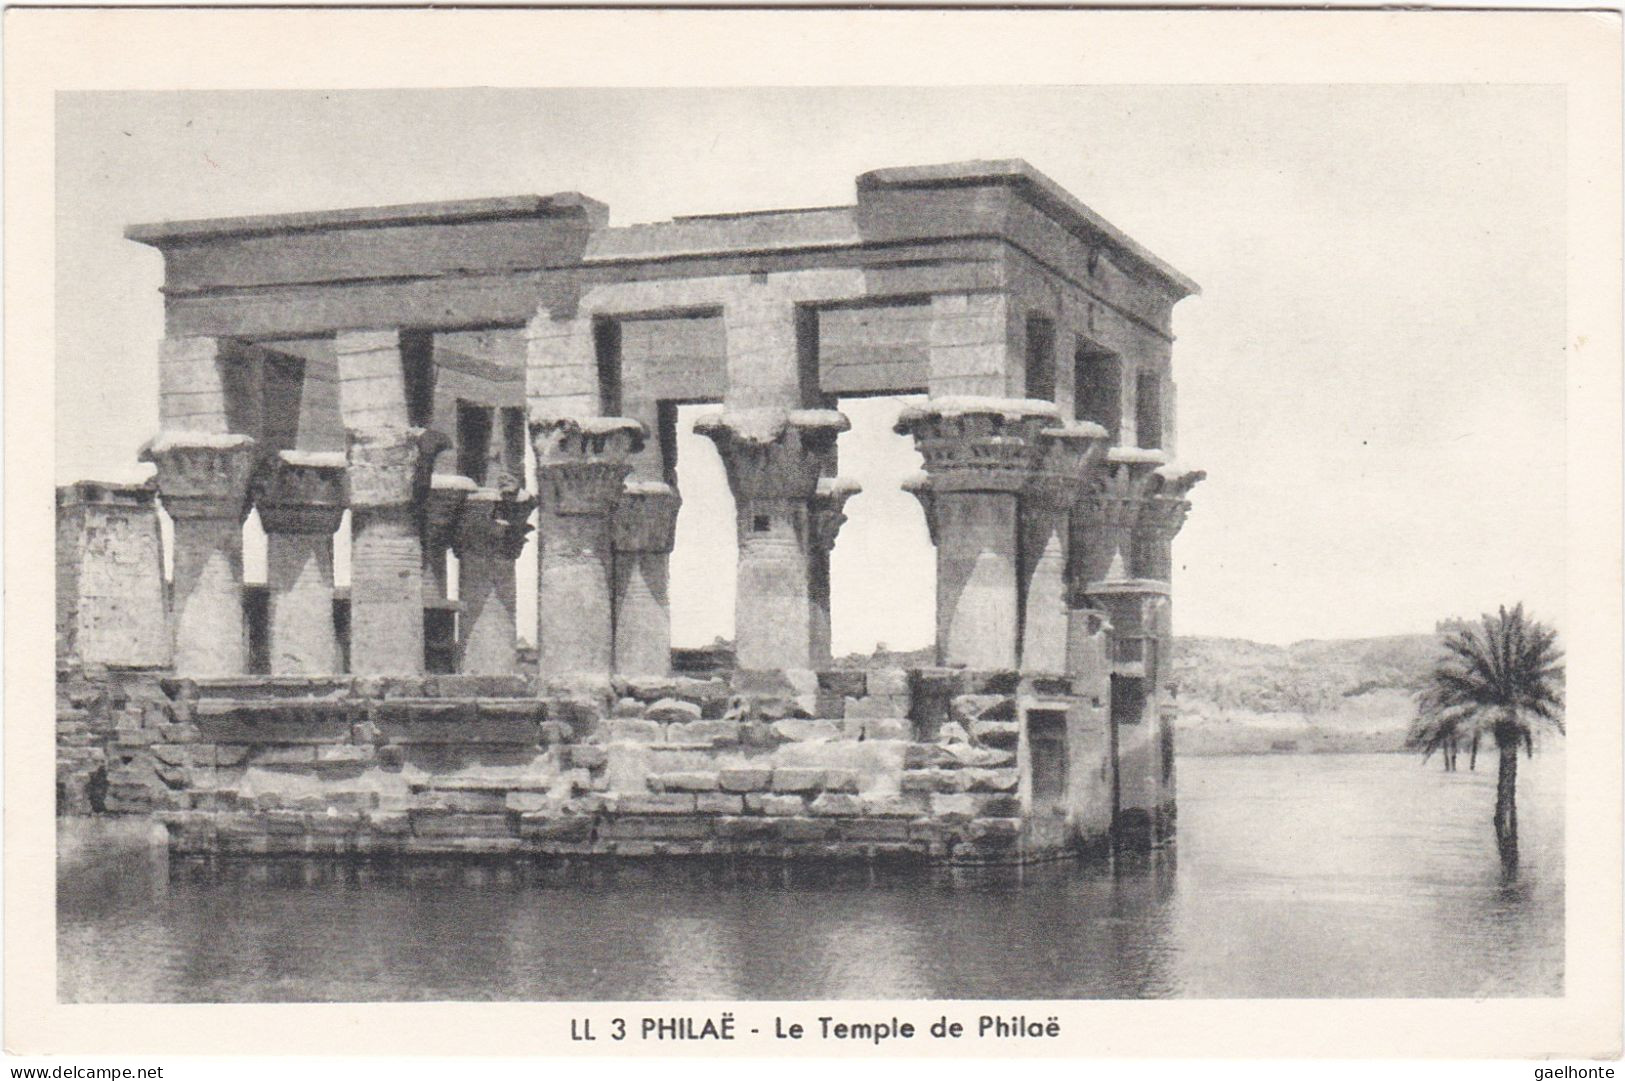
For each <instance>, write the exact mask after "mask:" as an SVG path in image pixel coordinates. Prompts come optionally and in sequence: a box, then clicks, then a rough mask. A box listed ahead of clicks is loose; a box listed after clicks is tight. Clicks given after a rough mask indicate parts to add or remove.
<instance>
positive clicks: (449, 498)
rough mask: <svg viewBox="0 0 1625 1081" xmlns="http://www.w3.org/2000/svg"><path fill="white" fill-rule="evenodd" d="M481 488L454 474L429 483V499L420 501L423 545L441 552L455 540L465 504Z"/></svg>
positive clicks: (434, 477)
mask: <svg viewBox="0 0 1625 1081" xmlns="http://www.w3.org/2000/svg"><path fill="white" fill-rule="evenodd" d="M480 490H481V489H480V486H479V485H478V484H475V483H474V482H473V481H472V480H470V479H469V478H467V477H464V476H461V475H459V474H456V473H436V474H435V475H434V476H433V477H431V478H430V479H429V491H428V498H427V499H425V500H424V501H423V544H424V546H425V547H426V548H430V549H433V550H435V551H440V552H443V551H445V549H446V547H447V546H448V545H450V544H451V543H452V541H453V538H454V537H455V536H456V534H457V531H458V528H459V522H460V520H461V517H462V515H463V514H464V513H465V506H464V505H465V504H466V503H467V502H468V501H469V500H471V499H473V498H474V496H475V495H476V494H477V493H478V492H479V491H480Z"/></svg>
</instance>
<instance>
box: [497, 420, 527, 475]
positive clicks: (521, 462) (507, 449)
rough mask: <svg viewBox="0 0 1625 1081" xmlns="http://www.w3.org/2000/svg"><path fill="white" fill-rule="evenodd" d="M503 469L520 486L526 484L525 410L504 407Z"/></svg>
mask: <svg viewBox="0 0 1625 1081" xmlns="http://www.w3.org/2000/svg"><path fill="white" fill-rule="evenodd" d="M502 471H503V472H504V473H506V474H507V475H508V477H509V478H510V479H511V480H512V481H513V482H514V484H515V485H518V486H519V487H524V484H525V410H524V407H523V406H513V405H507V406H503V407H502Z"/></svg>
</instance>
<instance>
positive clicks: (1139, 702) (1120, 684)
mask: <svg viewBox="0 0 1625 1081" xmlns="http://www.w3.org/2000/svg"><path fill="white" fill-rule="evenodd" d="M1144 720H1145V681H1144V680H1143V679H1140V678H1139V677H1138V676H1112V724H1113V726H1116V727H1121V726H1123V725H1136V724H1140V723H1141V722H1142V721H1144Z"/></svg>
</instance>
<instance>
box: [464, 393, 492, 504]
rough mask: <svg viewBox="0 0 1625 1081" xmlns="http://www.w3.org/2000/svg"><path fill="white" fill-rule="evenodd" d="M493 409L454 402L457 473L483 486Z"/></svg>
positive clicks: (488, 452)
mask: <svg viewBox="0 0 1625 1081" xmlns="http://www.w3.org/2000/svg"><path fill="white" fill-rule="evenodd" d="M492 412H493V411H492V409H491V407H490V406H488V405H479V404H477V403H475V402H465V401H463V400H462V399H460V398H459V399H458V401H457V472H459V473H461V474H462V475H463V476H465V477H467V478H468V479H469V480H472V481H473V482H474V483H475V484H484V483H485V478H486V473H487V469H486V466H487V463H488V462H489V461H490V456H491V420H492Z"/></svg>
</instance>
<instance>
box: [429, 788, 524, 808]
mask: <svg viewBox="0 0 1625 1081" xmlns="http://www.w3.org/2000/svg"><path fill="white" fill-rule="evenodd" d="M422 806H423V807H424V808H425V809H438V810H445V811H457V812H459V813H464V814H501V813H502V812H503V811H506V810H508V809H509V808H508V801H507V794H506V793H504V792H501V791H483V792H482V791H471V790H465V791H450V792H448V791H443V790H433V791H430V792H426V793H424V800H423V803H422Z"/></svg>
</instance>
